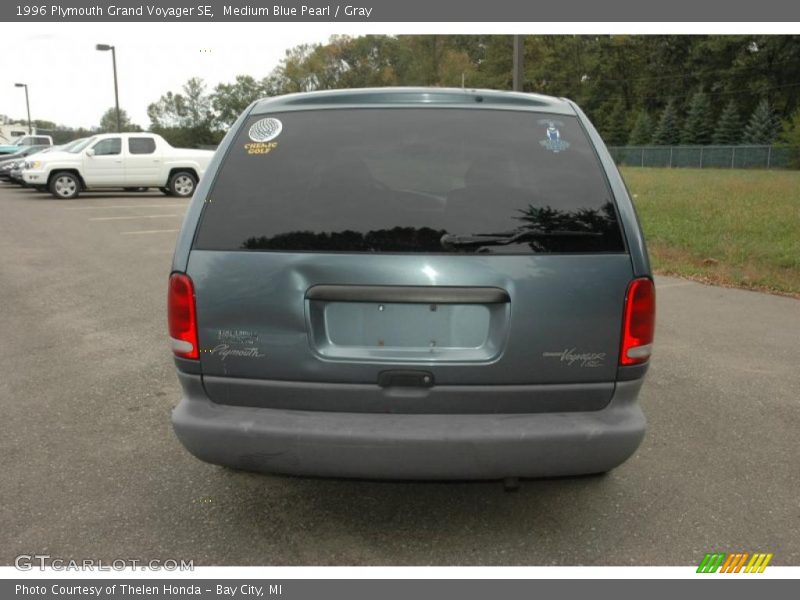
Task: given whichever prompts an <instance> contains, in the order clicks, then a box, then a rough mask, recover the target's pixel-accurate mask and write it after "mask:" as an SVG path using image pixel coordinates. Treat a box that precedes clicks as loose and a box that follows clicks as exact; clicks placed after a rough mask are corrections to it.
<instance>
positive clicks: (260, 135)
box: [248, 117, 283, 142]
mask: <svg viewBox="0 0 800 600" xmlns="http://www.w3.org/2000/svg"><path fill="white" fill-rule="evenodd" d="M282 130H283V123H281V122H280V121H279V120H278V119H273V118H272V117H269V118H267V119H261V120H260V121H256V122H255V123H253V125H252V126H251V127H250V131H249V132H248V135H249V136H250V139H251V140H253V141H254V142H269V141H270V140H274V139H275V138H276V137H278V136H279V135H280V134H281V131H282Z"/></svg>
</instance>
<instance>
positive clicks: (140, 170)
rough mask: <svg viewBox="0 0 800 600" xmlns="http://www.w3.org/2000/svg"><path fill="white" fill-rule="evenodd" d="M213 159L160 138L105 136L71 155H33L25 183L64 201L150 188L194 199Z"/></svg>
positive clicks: (24, 175) (204, 152) (209, 154)
mask: <svg viewBox="0 0 800 600" xmlns="http://www.w3.org/2000/svg"><path fill="white" fill-rule="evenodd" d="M213 155H214V152H212V151H211V150H186V149H182V148H173V147H172V146H170V145H169V143H168V142H167V141H166V140H165V139H164V138H162V137H161V136H160V135H156V134H154V133H104V134H99V135H95V136H92V137H90V138H88V139H86V140H85V141H84V142H83V143H81V144H78V145H76V146H73V147H72V148H70V150H68V151H66V152H58V151H56V152H48V153H47V154H43V155H41V157H37V156H36V155H34V156H32V157H31V160H30V161H28V162H27V163H26V164H25V168H24V169H23V171H22V179H23V181H24V182H25V185H28V186H31V187H35V188H38V189H40V190H42V191H44V190H49V191H50V193H52V194H53V195H54V196H55V197H56V198H64V199H66V198H75V197H76V196H77V195H78V194H80V192H81V191H84V190H95V189H108V188H123V189H140V188H149V187H156V188H158V189H160V190H161V191H162V192H164V193H165V194H169V195H173V196H180V197H188V196H191V195H192V194H193V193H194V188H195V186H196V185H197V182H198V181H199V180H200V178H201V177H202V176H203V173H205V171H206V168H207V167H208V163H209V162H211V157H212V156H213Z"/></svg>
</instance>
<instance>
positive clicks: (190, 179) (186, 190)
mask: <svg viewBox="0 0 800 600" xmlns="http://www.w3.org/2000/svg"><path fill="white" fill-rule="evenodd" d="M196 184H197V180H196V179H195V178H194V175H192V174H191V173H189V172H188V171H178V172H177V173H174V174H173V175H172V177H170V178H169V191H170V193H171V194H172V195H173V196H178V197H179V198H188V197H189V196H191V195H192V194H194V187H195V185H196Z"/></svg>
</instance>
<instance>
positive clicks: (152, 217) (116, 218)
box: [89, 213, 183, 221]
mask: <svg viewBox="0 0 800 600" xmlns="http://www.w3.org/2000/svg"><path fill="white" fill-rule="evenodd" d="M182 216H183V215H178V214H174V213H170V214H166V215H136V216H130V217H92V218H91V219H89V220H90V221H127V220H130V219H161V218H163V217H182Z"/></svg>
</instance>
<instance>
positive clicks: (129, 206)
mask: <svg viewBox="0 0 800 600" xmlns="http://www.w3.org/2000/svg"><path fill="white" fill-rule="evenodd" d="M176 206H189V203H188V202H186V203H184V204H119V205H111V206H68V207H65V208H64V210H108V209H115V208H166V207H170V208H174V207H176Z"/></svg>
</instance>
